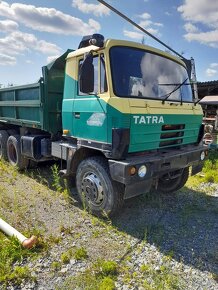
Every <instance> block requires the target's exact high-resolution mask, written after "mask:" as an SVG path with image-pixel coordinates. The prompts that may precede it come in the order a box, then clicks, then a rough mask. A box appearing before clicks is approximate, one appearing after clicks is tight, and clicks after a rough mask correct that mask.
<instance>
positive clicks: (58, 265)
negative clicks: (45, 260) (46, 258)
mask: <svg viewBox="0 0 218 290" xmlns="http://www.w3.org/2000/svg"><path fill="white" fill-rule="evenodd" d="M51 268H52V269H53V270H54V271H58V270H60V269H61V263H60V262H58V261H54V262H52V264H51Z"/></svg>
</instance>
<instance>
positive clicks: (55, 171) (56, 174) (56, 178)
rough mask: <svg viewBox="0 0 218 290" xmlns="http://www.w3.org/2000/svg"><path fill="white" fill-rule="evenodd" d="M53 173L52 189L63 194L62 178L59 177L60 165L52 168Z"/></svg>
mask: <svg viewBox="0 0 218 290" xmlns="http://www.w3.org/2000/svg"><path fill="white" fill-rule="evenodd" d="M51 171H52V178H53V182H52V187H53V188H54V190H56V191H58V192H61V191H62V190H63V187H62V185H61V177H60V175H59V168H58V165H57V164H54V165H53V166H52V167H51Z"/></svg>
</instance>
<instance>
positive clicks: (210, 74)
mask: <svg viewBox="0 0 218 290" xmlns="http://www.w3.org/2000/svg"><path fill="white" fill-rule="evenodd" d="M206 75H207V77H210V78H211V77H214V76H215V75H217V70H215V69H212V68H208V69H206Z"/></svg>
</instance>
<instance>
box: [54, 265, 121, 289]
mask: <svg viewBox="0 0 218 290" xmlns="http://www.w3.org/2000/svg"><path fill="white" fill-rule="evenodd" d="M118 273H119V267H118V264H117V263H116V262H114V261H110V260H108V261H106V260H98V261H97V262H96V263H94V264H93V265H92V266H91V267H90V268H89V269H86V270H85V272H82V273H80V274H78V275H77V276H72V277H68V278H67V279H66V281H65V282H64V284H63V285H62V286H61V287H58V288H56V289H57V290H64V289H68V290H74V289H83V290H114V289H116V288H115V280H116V278H117V275H118Z"/></svg>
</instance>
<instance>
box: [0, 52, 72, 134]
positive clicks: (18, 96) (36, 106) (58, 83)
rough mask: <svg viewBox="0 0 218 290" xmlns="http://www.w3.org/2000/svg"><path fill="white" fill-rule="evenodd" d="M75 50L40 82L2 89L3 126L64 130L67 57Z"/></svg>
mask: <svg viewBox="0 0 218 290" xmlns="http://www.w3.org/2000/svg"><path fill="white" fill-rule="evenodd" d="M71 51H72V50H67V51H66V52H65V53H64V54H63V55H62V56H60V57H59V58H57V59H56V60H55V61H53V62H52V63H50V64H48V65H47V66H44V67H43V68H42V75H43V77H42V78H40V80H39V82H38V83H34V84H30V85H25V86H16V87H8V88H5V89H0V126H1V123H4V124H9V125H10V124H13V125H19V126H22V127H32V128H38V129H41V130H44V131H47V132H49V133H51V134H56V133H58V132H61V131H62V121H61V109H62V99H63V90H64V73H65V58H66V56H67V54H68V53H69V52H71Z"/></svg>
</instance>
